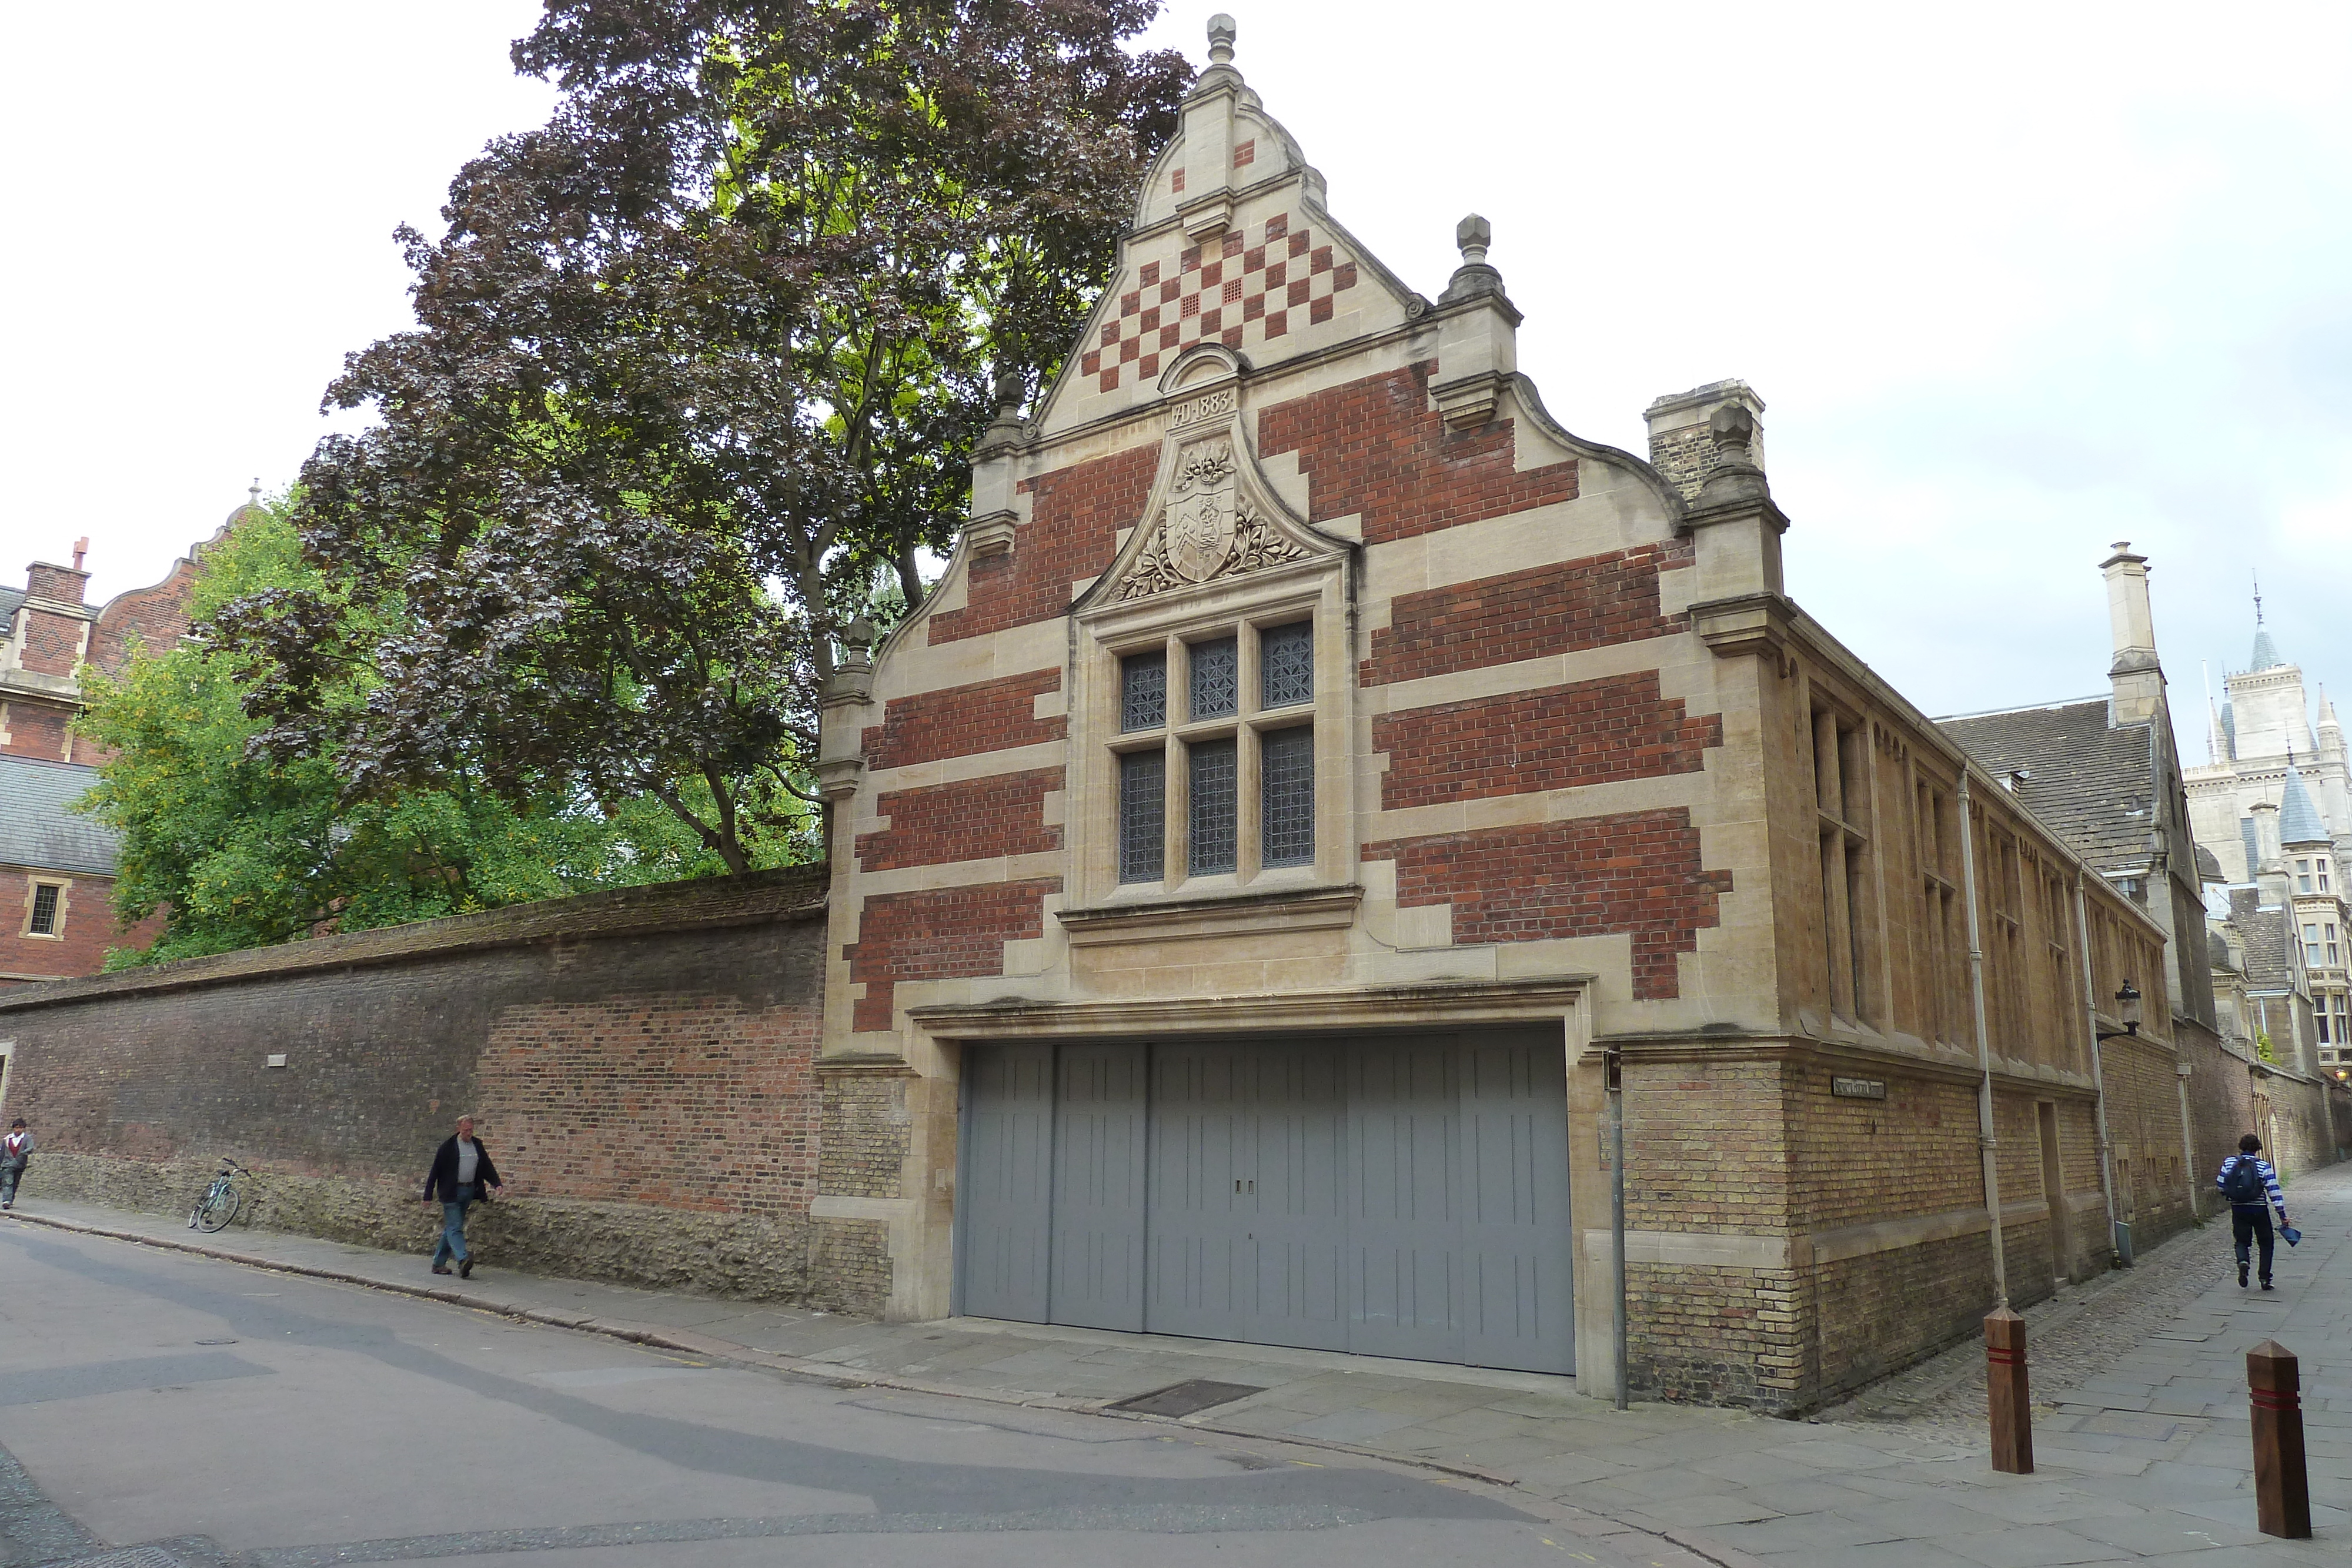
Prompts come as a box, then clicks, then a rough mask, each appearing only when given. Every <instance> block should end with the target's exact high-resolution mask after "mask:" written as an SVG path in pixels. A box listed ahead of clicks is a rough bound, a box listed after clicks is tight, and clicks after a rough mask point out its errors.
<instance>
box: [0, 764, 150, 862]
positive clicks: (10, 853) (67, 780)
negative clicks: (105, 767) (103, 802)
mask: <svg viewBox="0 0 2352 1568" xmlns="http://www.w3.org/2000/svg"><path fill="white" fill-rule="evenodd" d="M97 782H98V769H97V768H84V767H82V766H81V765H80V764H79V763H73V762H44V761H42V760H41V759H40V758H37V757H9V756H5V755H0V865H21V866H29V867H32V868H33V869H35V870H37V871H61V872H68V873H75V874H78V875H84V876H111V875H113V874H114V853H115V849H116V846H117V845H118V843H119V842H120V841H119V840H118V839H117V838H116V837H115V835H114V832H113V831H112V830H110V829H108V828H103V827H100V825H99V824H98V823H96V822H95V821H91V820H90V819H89V818H88V817H84V816H79V815H78V814H76V813H75V812H73V811H71V810H68V807H70V806H71V805H72V804H73V803H74V802H75V801H76V800H79V799H81V797H82V796H83V795H84V794H86V793H87V792H88V791H89V787H90V786H91V785H93V784H95V783H97Z"/></svg>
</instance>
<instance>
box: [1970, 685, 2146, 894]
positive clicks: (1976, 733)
mask: <svg viewBox="0 0 2352 1568" xmlns="http://www.w3.org/2000/svg"><path fill="white" fill-rule="evenodd" d="M1936 727H1937V728H1938V729H1940V730H1942V731H1943V732H1944V733H1945V734H1946V735H1948V736H1950V737H1952V738H1953V739H1954V740H1956V741H1958V742H1959V744H1960V747H1961V749H1963V750H1965V751H1966V752H1967V753H1968V754H1969V756H1970V757H1972V758H1976V760H1977V763H1978V764H1979V766H1980V767H1982V768H1984V770H1985V771H1986V772H1988V773H1990V774H1991V775H1992V776H1993V777H1994V778H1996V779H2003V780H2006V779H2008V778H2009V777H2010V776H2011V774H2012V773H2015V772H2017V771H2019V770H2023V772H2024V773H2025V778H2024V779H2023V780H2022V781H2021V782H2020V783H2019V785H2018V787H2017V798H2018V799H2019V800H2022V801H2023V802H2024V803H2025V808H2026V810H2029V811H2032V813H2033V814H2034V816H2035V817H2037V818H2039V819H2040V820H2041V821H2042V824H2043V825H2044V826H2045V827H2047V828H2048V829H2049V830H2050V831H2052V832H2053V833H2055V834H2057V835H2058V838H2059V840H2060V841H2062V842H2063V843H2064V844H2065V846H2066V847H2067V848H2068V849H2070V850H2073V851H2074V852H2075V853H2076V854H2078V855H2080V856H2082V857H2083V859H2084V861H2085V862H2088V863H2089V864H2090V865H2091V866H2092V868H2093V869H2095V870H2096V871H2099V872H2101V873H2106V874H2110V875H2113V874H2116V873H2130V872H2137V871H2142V870H2145V869H2146V867H2147V862H2148V849H2147V835H2148V831H2149V830H2150V829H2151V828H2153V827H2154V826H2155V825H2156V815H2155V790H2154V789H2152V788H2151V787H2150V784H2149V779H2148V755H2147V753H2148V740H2149V736H2148V727H2147V725H2145V724H2132V725H2125V726H2123V727H2120V728H2116V729H2110V728H2108V727H2107V699H2106V698H2105V697H2093V698H2090V699H2088V700H2086V701H2083V702H2072V703H2058V704H2053V706H2049V707H2031V708H2018V709H2014V710H2012V711H2011V712H2009V713H1986V714H1971V715H1969V716H1965V717H1961V718H1944V719H1937V721H1936Z"/></svg>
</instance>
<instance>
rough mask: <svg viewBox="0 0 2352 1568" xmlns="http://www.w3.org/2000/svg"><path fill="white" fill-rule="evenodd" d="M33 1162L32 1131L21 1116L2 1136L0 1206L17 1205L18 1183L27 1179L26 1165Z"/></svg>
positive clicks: (10, 1124) (0, 1143)
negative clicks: (5, 1134) (4, 1135)
mask: <svg viewBox="0 0 2352 1568" xmlns="http://www.w3.org/2000/svg"><path fill="white" fill-rule="evenodd" d="M32 1162H33V1134H32V1131H31V1129H29V1128H27V1127H26V1125H25V1118H24V1117H22V1116H19V1117H17V1118H16V1120H15V1121H13V1122H11V1123H9V1124H8V1135H7V1136H6V1137H5V1138H0V1208H14V1207H16V1184H17V1183H18V1182H20V1181H23V1180H24V1179H25V1167H26V1166H28V1165H30V1164H32Z"/></svg>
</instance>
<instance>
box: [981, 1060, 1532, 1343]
mask: <svg viewBox="0 0 2352 1568" xmlns="http://www.w3.org/2000/svg"><path fill="white" fill-rule="evenodd" d="M962 1160H963V1174H962V1178H961V1199H960V1201H959V1204H958V1215H957V1219H958V1225H959V1235H958V1250H957V1268H958V1286H959V1291H960V1310H961V1311H963V1312H970V1313H972V1314H975V1315H978V1316H982V1317H1003V1318H1013V1319H1017V1320H1021V1321H1024V1322H1055V1323H1070V1324H1076V1325H1080V1326H1084V1327H1089V1328H1108V1329H1128V1330H1149V1331H1150V1332H1152V1333H1173V1334H1189V1335H1195V1336H1199V1337H1202V1338H1213V1339H1225V1340H1238V1341H1244V1342H1247V1343H1259V1344H1285V1345H1301V1346H1307V1347H1309V1348H1316V1349H1325V1350H1349V1351H1355V1352H1359V1353H1361V1354H1373V1355H1391V1356H1402V1357H1407V1358H1411V1359H1415V1360H1427V1361H1455V1362H1465V1363H1469V1364H1474V1365H1481V1366H1504V1367H1516V1368H1520V1369H1524V1370H1528V1371H1537V1372H1568V1371H1570V1370H1571V1369H1572V1345H1573V1339H1574V1336H1573V1334H1572V1333H1571V1332H1570V1292H1569V1283H1570V1281H1569V1249H1570V1219H1569V1212H1568V1137H1567V1088H1566V1073H1565V1068H1564V1061H1563V1056H1562V1051H1561V1047H1560V1043H1559V1038H1558V1037H1557V1036H1556V1035H1549V1036H1548V1035H1546V1034H1543V1033H1538V1032H1528V1033H1509V1034H1505V1033H1482V1034H1463V1035H1448V1036H1423V1037H1414V1038H1410V1039H1388V1038H1373V1039H1360V1040H1245V1041H1214V1042H1202V1041H1154V1042H1150V1043H1148V1044H1118V1045H1097V1044H1086V1045H1060V1046H1055V1045H1049V1044H1035V1045H1002V1046H975V1047H972V1048H971V1049H970V1051H968V1053H967V1057H966V1067H965V1071H964V1108H963V1152H962Z"/></svg>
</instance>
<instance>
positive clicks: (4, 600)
mask: <svg viewBox="0 0 2352 1568" xmlns="http://www.w3.org/2000/svg"><path fill="white" fill-rule="evenodd" d="M24 602H25V591H24V590H23V589H21V588H0V631H5V630H7V629H8V628H9V627H10V626H13V625H14V624H16V606H18V605H19V604H22V603H24Z"/></svg>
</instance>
